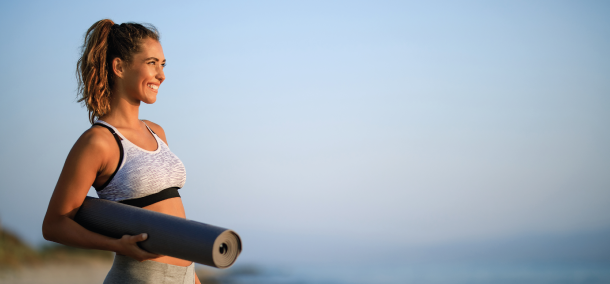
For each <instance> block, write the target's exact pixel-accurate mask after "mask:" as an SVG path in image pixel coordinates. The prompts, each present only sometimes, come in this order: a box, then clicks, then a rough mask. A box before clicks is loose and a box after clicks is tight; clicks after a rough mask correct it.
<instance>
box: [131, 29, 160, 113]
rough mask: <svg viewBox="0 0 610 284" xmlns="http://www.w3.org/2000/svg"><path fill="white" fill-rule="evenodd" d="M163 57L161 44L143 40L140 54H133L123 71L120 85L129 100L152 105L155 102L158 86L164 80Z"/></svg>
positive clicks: (149, 39) (151, 40)
mask: <svg viewBox="0 0 610 284" xmlns="http://www.w3.org/2000/svg"><path fill="white" fill-rule="evenodd" d="M163 67H165V56H164V55H163V48H161V44H160V43H159V42H158V41H156V40H154V39H151V38H147V39H144V40H143V41H142V44H141V46H140V52H139V53H136V54H134V56H133V58H132V62H131V64H127V65H126V66H125V69H124V71H123V74H122V75H123V76H122V79H123V80H122V81H123V82H122V84H121V85H123V87H124V88H125V89H124V91H125V93H126V94H127V96H128V98H129V99H130V100H134V101H141V102H145V103H147V104H152V103H154V102H155V101H156V100H157V93H158V92H159V86H161V83H163V81H164V80H165V74H164V73H163Z"/></svg>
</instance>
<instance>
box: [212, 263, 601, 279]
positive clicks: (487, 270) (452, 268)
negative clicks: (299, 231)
mask: <svg viewBox="0 0 610 284" xmlns="http://www.w3.org/2000/svg"><path fill="white" fill-rule="evenodd" d="M211 281H212V282H208V283H235V284H238V283H242V284H263V283H265V284H275V283H283V284H297V283H298V284H310V283H312V284H313V283H319V284H404V283H417V284H484V283H497V284H504V283H506V284H508V283H511V284H512V283H520V284H572V283H574V284H576V283H587V284H594V283H600V284H601V283H605V284H610V263H529V264H524V263H495V264H491V263H446V264H438V263H427V264H403V265H397V264H388V265H383V264H381V263H379V264H374V265H363V264H360V265H335V266H328V265H304V266H237V267H235V268H231V269H229V270H227V272H226V274H224V275H221V276H218V277H217V278H215V279H211Z"/></svg>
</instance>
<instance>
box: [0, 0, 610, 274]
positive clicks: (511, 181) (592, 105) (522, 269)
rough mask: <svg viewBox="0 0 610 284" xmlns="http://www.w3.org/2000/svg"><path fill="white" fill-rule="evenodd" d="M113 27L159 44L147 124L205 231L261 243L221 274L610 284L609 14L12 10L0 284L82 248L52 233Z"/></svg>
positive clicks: (249, 6) (5, 61) (540, 7)
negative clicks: (82, 73) (89, 92)
mask: <svg viewBox="0 0 610 284" xmlns="http://www.w3.org/2000/svg"><path fill="white" fill-rule="evenodd" d="M104 18H110V19H112V20H113V21H115V22H117V23H122V22H130V21H133V22H143V23H151V24H153V25H155V26H156V27H157V28H158V29H159V31H160V33H161V43H162V45H163V48H164V53H165V57H166V58H167V67H166V68H165V74H166V77H167V79H166V81H165V82H164V83H163V85H162V86H161V88H160V89H159V95H158V99H157V102H156V103H155V104H154V105H142V107H141V110H140V113H141V118H143V119H149V120H151V121H154V122H156V123H158V124H160V125H161V126H163V128H164V129H165V132H166V134H167V137H168V142H169V144H170V146H171V149H172V151H173V152H174V153H176V154H177V155H178V157H180V158H181V159H182V161H183V162H184V164H185V166H186V169H187V182H186V185H185V187H184V188H182V189H181V190H180V194H181V195H182V197H183V201H184V204H185V208H186V213H187V217H188V218H189V219H194V220H197V221H201V222H205V223H210V224H214V225H218V226H222V227H226V228H231V229H233V230H235V231H237V232H238V233H239V234H240V235H241V237H242V240H243V244H244V250H243V253H242V255H241V256H240V258H239V259H238V262H237V263H236V265H235V266H234V267H232V268H230V269H228V270H225V271H217V270H205V272H202V275H208V276H209V277H208V276H206V277H208V278H206V279H207V280H205V281H207V282H209V283H337V284H343V283H585V282H586V283H610V241H609V240H610V147H609V145H610V124H609V122H610V111H609V110H610V80H609V78H610V53H609V52H608V51H609V50H610V3H609V2H607V1H425V2H422V1H192V2H190V1H174V2H172V3H171V4H170V3H169V2H167V1H139V2H138V1H132V2H124V1H102V2H100V1H95V2H94V1H3V2H1V3H0V36H1V40H0V59H1V60H0V62H1V63H2V68H0V86H1V91H0V133H1V136H0V137H1V139H0V180H2V187H1V188H0V228H1V229H2V230H4V231H6V232H5V233H3V234H5V236H6V237H4V238H3V239H2V240H4V243H3V244H4V245H5V248H4V249H3V250H0V252H2V253H3V255H0V259H2V258H3V259H4V260H5V261H4V262H3V263H4V265H5V266H4V267H8V268H7V269H5V271H6V270H8V271H13V272H10V273H9V272H5V276H4V278H2V277H0V281H5V282H6V283H9V282H10V281H13V283H22V282H19V281H25V280H19V279H21V278H19V277H21V276H19V272H14V271H30V272H27V273H22V274H27V275H34V274H36V273H38V272H36V271H39V272H40V271H43V270H44V269H45V267H47V266H45V265H47V264H45V263H47V262H48V261H47V262H45V260H44V259H48V257H47V258H45V255H49V253H48V252H49V251H53V250H60V251H70V250H69V249H67V248H61V247H57V246H53V245H52V244H50V243H48V242H46V241H44V239H43V238H42V234H41V224H42V220H43V217H44V214H45V212H46V208H47V205H48V202H49V198H50V196H51V194H52V192H53V188H54V186H55V183H56V181H57V178H58V176H59V173H60V171H61V169H62V166H63V162H64V160H65V157H66V156H67V154H68V152H69V150H70V148H71V147H72V145H73V143H74V142H75V141H76V139H77V138H78V137H79V136H80V134H81V133H82V132H83V131H85V130H86V129H87V128H88V127H90V124H89V122H88V119H87V111H86V109H84V108H82V107H81V106H80V104H79V103H77V102H76V79H75V67H76V61H77V59H78V57H79V51H80V46H81V45H82V41H83V35H84V33H85V32H86V30H87V29H88V28H89V27H90V26H91V25H92V24H93V23H94V22H96V21H98V20H100V19H104ZM89 195H91V196H97V195H96V193H95V190H91V191H90V192H89ZM9 235H10V237H8V236H9ZM9 239H10V240H12V241H11V242H10V244H12V245H10V246H9V247H12V248H15V247H16V245H15V244H16V243H19V244H20V246H23V248H24V251H27V250H28V249H29V250H30V252H27V253H21V254H20V255H22V256H23V255H31V259H38V260H31V261H29V262H28V260H27V259H28V257H22V256H20V257H13V260H11V261H6V259H8V258H9V256H10V254H9V253H8V252H9V251H11V250H10V249H7V248H6V244H8V243H9V242H8V241H7V240H9ZM79 255H80V254H79ZM79 257H80V256H79ZM104 257H105V258H104ZM104 257H102V258H101V259H106V258H107V256H104ZM40 259H42V260H40ZM109 259H110V260H111V259H112V256H110V258H109ZM105 261H106V262H107V260H105ZM0 262H1V261H0ZM106 262H104V261H101V263H106ZM7 263H12V264H10V265H9V264H7ZM20 263H39V264H36V265H33V264H32V265H29V264H28V265H29V266H28V265H25V266H24V265H21V264H20ZM40 263H42V264H40ZM66 263H70V262H69V261H68V262H66ZM78 263H80V264H82V263H83V262H80V261H79V262H78ZM96 263H97V262H96ZM96 265H97V264H96ZM104 265H105V264H103V265H101V266H95V267H98V268H96V269H98V270H96V271H101V272H99V274H100V275H101V276H100V277H101V279H103V276H104V275H105V272H107V269H108V268H107V266H104ZM30 266H31V267H30ZM72 266H73V265H72ZM16 267H25V268H19V269H18V268H16ZM67 267H71V265H67ZM20 269H21V270H20ZM23 269H26V270H23ZM27 269H32V270H27ZM201 269H204V268H201ZM31 271H34V272H31ZM202 271H203V270H202ZM6 273H9V274H10V275H12V276H6ZM11 273H12V274H11ZM41 273H42V272H41ZM70 273H76V272H66V273H62V274H61V275H68V274H70ZM96 273H97V272H96ZM6 277H9V278H6ZM11 277H13V278H11ZM58 277H60V276H59V275H56V276H53V277H46V278H45V279H46V280H49V279H51V280H53V279H58ZM201 277H203V276H201ZM2 279H4V280H2ZM11 279H12V280H11ZM32 281H34V280H32ZM37 281H38V283H42V282H40V280H37ZM49 281H50V280H49ZM202 281H203V282H205V281H204V280H202ZM26 282H27V281H26ZM23 283H25V282H23ZM49 283H50V282H49ZM63 283H67V282H65V281H64V282H63ZM100 283H101V280H100Z"/></svg>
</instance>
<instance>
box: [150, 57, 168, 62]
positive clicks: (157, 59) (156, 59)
mask: <svg viewBox="0 0 610 284" xmlns="http://www.w3.org/2000/svg"><path fill="white" fill-rule="evenodd" d="M151 59H154V60H155V61H157V62H158V61H159V58H156V57H149V58H146V59H144V61H148V60H151ZM165 61H167V60H166V59H163V62H165Z"/></svg>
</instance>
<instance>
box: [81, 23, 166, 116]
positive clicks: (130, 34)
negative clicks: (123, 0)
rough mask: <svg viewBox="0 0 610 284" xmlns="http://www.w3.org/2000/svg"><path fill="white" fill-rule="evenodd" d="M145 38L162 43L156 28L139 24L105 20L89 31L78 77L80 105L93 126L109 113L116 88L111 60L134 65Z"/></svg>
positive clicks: (82, 50)
mask: <svg viewBox="0 0 610 284" xmlns="http://www.w3.org/2000/svg"><path fill="white" fill-rule="evenodd" d="M146 38H152V39H154V40H156V41H159V32H158V31H157V29H156V28H155V27H154V26H152V25H142V24H137V23H123V24H120V25H117V24H115V23H114V22H113V21H112V20H109V19H104V20H100V21H97V22H96V23H95V24H93V25H92V26H91V27H90V28H89V29H88V30H87V33H86V34H85V42H84V44H83V46H82V48H81V52H82V55H81V57H80V59H78V62H77V63H76V77H77V80H78V102H82V103H83V105H84V106H86V107H87V111H88V112H89V121H90V122H91V124H93V122H94V121H95V120H96V119H98V118H100V117H101V116H103V115H104V114H106V113H108V112H109V111H110V100H111V99H112V86H113V85H114V72H113V69H112V61H113V60H114V59H115V58H120V59H121V60H123V61H125V62H127V63H131V60H132V58H133V55H134V54H136V53H138V52H140V44H141V43H142V40H144V39H146Z"/></svg>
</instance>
